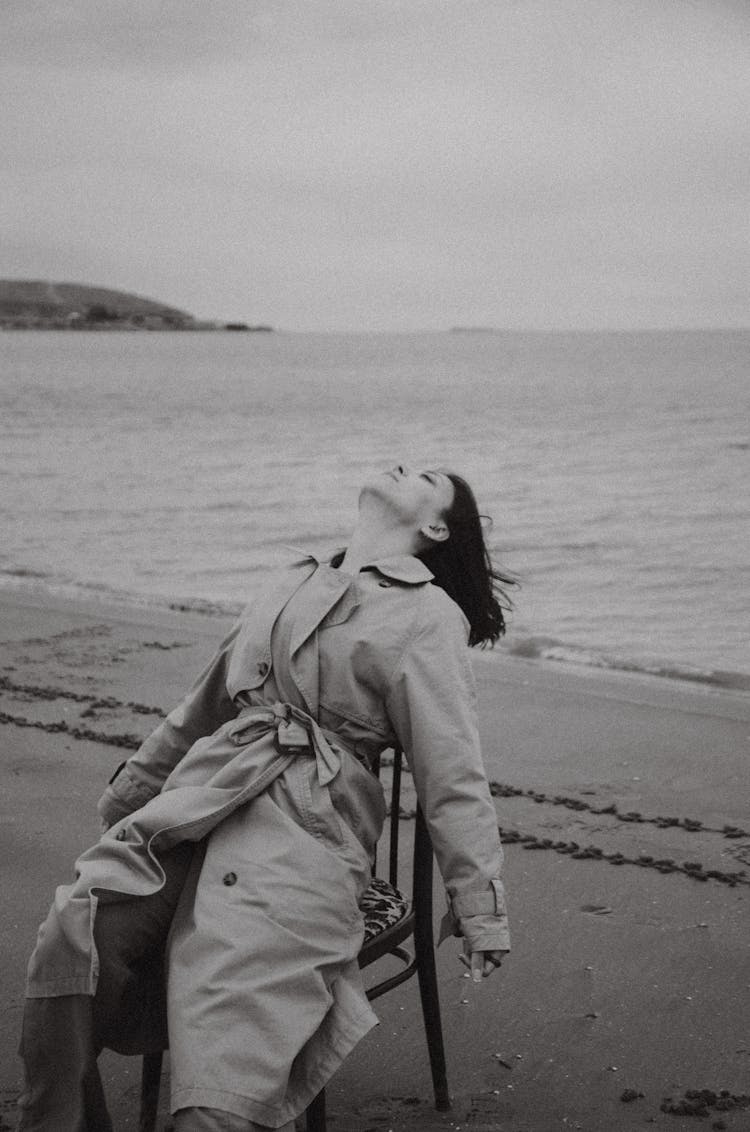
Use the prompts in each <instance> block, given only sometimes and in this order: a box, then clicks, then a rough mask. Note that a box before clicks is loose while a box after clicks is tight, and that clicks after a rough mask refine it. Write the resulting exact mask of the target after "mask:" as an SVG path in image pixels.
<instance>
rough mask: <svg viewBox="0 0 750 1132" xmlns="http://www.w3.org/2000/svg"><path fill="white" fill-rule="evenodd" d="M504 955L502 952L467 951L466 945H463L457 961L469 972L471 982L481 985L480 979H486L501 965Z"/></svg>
mask: <svg viewBox="0 0 750 1132" xmlns="http://www.w3.org/2000/svg"><path fill="white" fill-rule="evenodd" d="M504 954H505V952H504V951H469V949H468V946H467V944H466V943H464V953H463V955H459V959H460V960H461V962H462V963H463V965H464V967H466V969H467V970H468V971H470V972H471V981H472V982H473V983H481V981H482V979H486V978H487V976H488V975H491V974H492V972H493V971H494V970H495V968H496V967H499V966H500V965H501V963H502V961H503V955H504Z"/></svg>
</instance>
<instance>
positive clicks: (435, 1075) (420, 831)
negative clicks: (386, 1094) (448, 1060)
mask: <svg viewBox="0 0 750 1132" xmlns="http://www.w3.org/2000/svg"><path fill="white" fill-rule="evenodd" d="M414 838H415V840H414V877H415V911H416V915H415V918H414V953H415V958H416V961H417V977H418V978H419V996H420V998H421V1000H422V1017H423V1018H424V1029H425V1036H426V1038H427V1052H428V1054H429V1056H430V1070H431V1072H432V1087H433V1089H434V1091H435V1108H436V1109H437V1110H438V1112H447V1111H448V1109H450V1107H451V1099H450V1096H449V1094H448V1074H447V1071H446V1067H445V1046H444V1045H443V1026H442V1023H441V1021H440V995H439V992H438V983H437V971H436V968H435V945H434V943H433V939H432V845H431V844H430V839H429V835H428V833H427V826H426V824H425V820H424V815H423V813H422V811H421V810H418V811H417V820H416V827H415V833H414Z"/></svg>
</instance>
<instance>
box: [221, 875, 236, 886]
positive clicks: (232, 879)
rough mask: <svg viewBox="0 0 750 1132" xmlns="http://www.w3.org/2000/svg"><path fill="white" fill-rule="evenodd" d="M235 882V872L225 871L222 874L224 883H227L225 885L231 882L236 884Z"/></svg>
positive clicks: (229, 884)
mask: <svg viewBox="0 0 750 1132" xmlns="http://www.w3.org/2000/svg"><path fill="white" fill-rule="evenodd" d="M236 883H237V873H225V874H224V884H225V885H227V887H229V886H231V885H233V884H236Z"/></svg>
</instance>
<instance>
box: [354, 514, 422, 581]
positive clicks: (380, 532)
mask: <svg viewBox="0 0 750 1132" xmlns="http://www.w3.org/2000/svg"><path fill="white" fill-rule="evenodd" d="M416 541H417V540H416V538H415V536H414V532H413V531H411V530H406V529H405V528H403V527H388V526H385V525H381V524H370V523H367V524H363V523H358V524H357V526H356V527H355V528H354V531H353V532H352V537H351V538H350V539H349V544H348V546H347V548H346V553H345V554H344V557H343V559H342V561H341V563H340V564H339V569H340V570H343V571H344V573H346V574H358V573H359V572H360V570H361V569H362V568H363V566H369V565H370V564H371V563H372V562H377V561H378V560H379V559H382V558H396V557H401V555H404V554H416V552H417V547H416V545H415V544H416Z"/></svg>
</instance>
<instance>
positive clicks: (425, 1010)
mask: <svg viewBox="0 0 750 1132" xmlns="http://www.w3.org/2000/svg"><path fill="white" fill-rule="evenodd" d="M402 764H403V754H402V752H401V751H400V750H396V751H395V752H394V756H393V780H392V786H391V821H390V837H389V844H388V881H387V882H385V881H383V880H376V881H375V884H374V886H373V888H372V889H371V890H368V892H369V894H370V895H371V896H372V894H373V893H374V895H375V899H374V900H371V901H370V902H369V903H372V904H374V905H376V904H377V902H378V901H377V897H378V892H381V893H383V894H385V895H389V894H390V893H393V892H394V891H395V893H396V897H397V898H398V899H397V898H396V897H391V898H390V899H389V901H388V905H389V913H390V917H389V918H391V919H395V922H392V923H389V924H388V925H387V926H385V927H384V926H383V925H382V922H381V921H382V919H383V918H384V917H381V916H379V915H378V914H377V913H375V914H374V915H373V914H371V913H370V912H369V911H365V942H364V945H363V947H362V950H361V951H360V953H359V965H360V967H361V968H365V967H369V966H370V965H371V964H372V963H375V962H377V960H378V959H382V958H384V957H385V956H394V957H395V958H396V959H398V960H400V961H401V962H402V963H403V966H402V968H401V970H399V971H397V972H396V973H395V974H393V975H390V976H389V977H388V978H384V979H382V980H381V981H380V982H378V983H376V984H375V985H374V986H373V987H371V988H370V989H369V990H368V991H367V997H368V999H370V1001H372V1000H373V999H376V998H379V997H380V995H382V994H385V993H386V992H387V991H390V990H393V989H394V987H397V986H400V984H401V983H403V982H405V980H406V979H409V978H411V976H412V975H414V974H416V975H417V978H418V980H419V993H420V998H421V1002H422V1017H423V1020H424V1027H425V1034H426V1038H427V1051H428V1054H429V1059H430V1070H431V1073H432V1085H433V1090H434V1093H435V1108H436V1109H437V1110H438V1111H439V1112H445V1111H447V1110H448V1109H449V1108H450V1097H449V1095H448V1080H447V1076H446V1068H445V1049H444V1045H443V1030H442V1024H441V1021H440V999H439V995H438V985H437V974H436V970H435V948H434V942H433V927H432V843H431V841H430V835H429V833H428V831H427V825H426V823H425V820H424V817H423V815H422V811H421V810H420V809H419V807H417V810H416V815H415V829H414V852H413V857H412V891H411V900H408V899H406V898H405V897H403V896H401V894H400V891H399V887H398V885H399V876H398V856H399V831H400V824H401V821H402V820H403V819H402V818H401V816H400V810H401V772H402ZM377 771H378V773H379V771H380V767H379V766H378V767H377ZM396 915H397V916H398V918H397V919H396ZM410 936H413V939H414V942H413V951H412V950H410V949H409V948H408V947H406V946H404V945H405V943H406V941H407V940H408V939H409V937H410ZM162 1057H163V1054H162V1053H161V1052H157V1053H146V1054H144V1056H143V1066H142V1074H141V1109H140V1122H139V1125H138V1127H139V1132H154V1129H155V1127H156V1114H157V1108H158V1103H159V1086H160V1081H161V1069H162ZM306 1129H307V1132H326V1106H325V1090H324V1091H322V1092H321V1093H319V1094H318V1096H317V1097H316V1098H315V1100H314V1101H313V1102H312V1104H311V1105H310V1106H309V1108H308V1109H307V1112H306Z"/></svg>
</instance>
